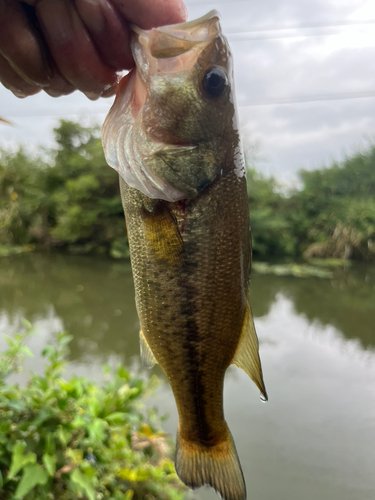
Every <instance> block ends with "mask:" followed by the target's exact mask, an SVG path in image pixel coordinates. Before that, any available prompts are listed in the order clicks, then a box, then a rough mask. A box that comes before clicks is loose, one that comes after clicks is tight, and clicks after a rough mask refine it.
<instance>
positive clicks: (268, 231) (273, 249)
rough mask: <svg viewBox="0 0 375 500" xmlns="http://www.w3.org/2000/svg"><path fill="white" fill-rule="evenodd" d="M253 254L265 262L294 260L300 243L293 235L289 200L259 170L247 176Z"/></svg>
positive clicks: (272, 180)
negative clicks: (268, 259) (286, 257)
mask: <svg viewBox="0 0 375 500" xmlns="http://www.w3.org/2000/svg"><path fill="white" fill-rule="evenodd" d="M247 183H248V195H249V207H250V216H251V232H252V245H253V253H254V255H256V256H261V257H262V258H266V259H267V258H272V257H284V256H291V257H294V256H295V255H296V253H297V240H296V238H295V236H294V234H293V225H292V221H291V217H290V213H289V210H288V208H287V206H288V200H286V198H285V197H284V196H282V195H281V194H280V193H279V192H278V190H279V186H278V184H277V182H276V181H275V180H274V179H273V178H265V177H263V176H262V175H261V174H259V173H258V172H256V171H255V170H253V169H251V170H248V173H247Z"/></svg>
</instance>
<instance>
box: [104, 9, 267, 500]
mask: <svg viewBox="0 0 375 500" xmlns="http://www.w3.org/2000/svg"><path fill="white" fill-rule="evenodd" d="M134 31H135V34H134V37H133V41H132V50H133V55H134V59H135V62H136V69H135V70H133V71H132V72H131V73H130V74H129V75H127V76H126V77H125V78H124V79H123V80H122V81H121V82H120V86H119V91H118V94H117V97H116V100H115V103H114V104H113V107H112V108H111V110H110V112H109V114H108V116H107V118H106V120H105V122H104V125H103V128H102V136H103V146H104V151H105V155H106V159H107V162H108V163H109V165H110V166H112V167H113V168H115V169H116V170H117V171H118V172H119V174H120V185H121V195H122V201H123V206H124V212H125V218H126V224H127V231H128V239H129V247H130V256H131V265H132V269H133V275H134V282H135V292H136V306H137V311H138V315H139V321H140V345H141V356H142V359H143V362H144V364H145V365H146V366H149V367H151V366H152V365H153V364H155V363H159V364H160V366H161V367H162V369H163V370H164V372H165V374H166V376H167V377H168V380H169V383H170V385H171V387H172V390H173V394H174V397H175V400H176V404H177V408H178V414H179V426H178V432H177V445H176V460H175V465H176V471H177V474H178V475H179V477H180V478H181V480H182V481H183V482H184V483H185V484H186V485H188V486H189V487H191V488H197V487H200V486H202V485H204V484H209V485H211V486H212V487H213V488H215V490H216V491H217V492H218V493H219V494H220V495H221V496H222V498H224V499H225V500H244V499H245V498H246V487H245V482H244V479H243V474H242V470H241V466H240V462H239V460H238V456H237V452H236V449H235V445H234V442H233V439H232V436H231V433H230V431H229V429H228V426H227V424H226V422H225V419H224V413H223V382H224V375H225V371H226V369H227V368H228V366H229V365H230V364H232V363H233V364H235V365H237V366H239V367H240V368H242V369H243V370H244V371H245V372H246V373H247V374H248V375H249V376H250V377H251V378H252V380H253V381H254V382H255V384H256V385H257V386H258V388H259V390H260V392H261V395H262V398H263V399H267V393H266V389H265V386H264V382H263V376H262V368H261V363H260V359H259V354H258V339H257V336H256V332H255V328H254V323H253V318H252V314H251V309H250V305H249V302H248V290H249V277H250V264H251V239H250V222H249V209H248V199H247V190H246V178H245V166H244V160H243V156H242V149H241V144H240V136H239V133H238V126H237V112H236V106H235V97H234V84H233V67H232V55H231V52H230V49H229V46H228V43H227V40H226V38H225V37H224V36H223V34H222V31H221V27H220V21H219V15H218V13H217V12H216V11H212V12H210V13H209V14H207V15H206V16H204V17H202V18H200V19H198V20H196V21H192V22H187V23H184V24H180V25H174V26H167V27H162V28H157V29H152V30H150V31H143V30H141V29H139V28H136V27H134Z"/></svg>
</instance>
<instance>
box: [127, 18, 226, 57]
mask: <svg viewBox="0 0 375 500" xmlns="http://www.w3.org/2000/svg"><path fill="white" fill-rule="evenodd" d="M130 29H131V30H132V31H133V37H135V39H136V40H137V42H138V43H139V44H140V45H141V46H142V48H143V50H144V51H145V53H146V54H145V55H146V57H147V59H149V60H150V59H152V58H154V59H156V60H158V59H169V58H173V57H176V56H180V55H182V54H184V53H185V52H188V51H190V50H191V49H194V47H196V46H198V47H202V46H205V45H207V44H208V43H210V42H211V41H212V40H213V39H214V38H216V37H217V36H218V35H220V34H221V26H220V14H219V12H218V11H217V10H211V11H210V12H208V13H207V14H206V15H204V16H202V17H200V18H198V19H195V20H193V21H187V22H185V23H180V24H171V25H168V26H161V27H158V28H152V29H150V30H144V29H142V28H139V27H138V26H136V25H134V24H131V25H130ZM133 57H134V59H135V60H136V61H137V55H136V54H135V53H134V52H133ZM137 66H138V64H137Z"/></svg>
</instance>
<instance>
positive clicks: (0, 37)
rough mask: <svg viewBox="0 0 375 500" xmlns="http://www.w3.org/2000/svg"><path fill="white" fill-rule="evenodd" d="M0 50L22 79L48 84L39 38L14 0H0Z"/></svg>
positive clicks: (47, 72)
mask: <svg viewBox="0 0 375 500" xmlns="http://www.w3.org/2000/svg"><path fill="white" fill-rule="evenodd" d="M28 8H29V9H31V7H28ZM0 53H1V54H2V55H3V56H4V57H5V58H6V59H7V60H8V61H9V63H10V64H11V66H12V67H13V69H14V70H15V71H16V72H17V73H18V74H19V75H20V76H22V78H23V79H24V80H27V81H28V82H29V83H31V84H36V85H39V86H45V85H48V82H49V77H50V71H49V67H48V64H47V61H46V58H45V56H44V52H43V47H42V42H41V41H40V40H39V37H38V34H37V31H36V30H35V29H33V28H32V26H31V24H30V22H29V20H28V19H27V17H26V14H25V12H24V11H23V9H22V8H21V7H20V4H19V3H18V2H15V1H14V0H0Z"/></svg>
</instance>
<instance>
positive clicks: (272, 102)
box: [239, 90, 375, 108]
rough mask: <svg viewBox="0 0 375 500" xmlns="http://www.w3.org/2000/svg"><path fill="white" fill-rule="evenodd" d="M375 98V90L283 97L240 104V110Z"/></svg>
mask: <svg viewBox="0 0 375 500" xmlns="http://www.w3.org/2000/svg"><path fill="white" fill-rule="evenodd" d="M374 97H375V90H368V91H364V92H347V93H341V94H321V95H310V96H300V97H283V98H277V99H264V100H259V101H252V102H249V103H248V104H242V105H241V104H240V105H239V107H240V108H248V107H252V106H280V105H283V104H299V103H304V102H319V101H340V100H350V99H373V98H374Z"/></svg>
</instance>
